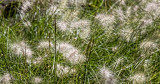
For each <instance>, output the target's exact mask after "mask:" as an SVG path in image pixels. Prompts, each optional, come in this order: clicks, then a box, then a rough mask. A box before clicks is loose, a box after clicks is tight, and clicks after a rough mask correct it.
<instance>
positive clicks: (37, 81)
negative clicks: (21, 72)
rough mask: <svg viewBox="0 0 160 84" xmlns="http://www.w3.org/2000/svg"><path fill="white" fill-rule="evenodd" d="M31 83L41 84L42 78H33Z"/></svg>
mask: <svg viewBox="0 0 160 84" xmlns="http://www.w3.org/2000/svg"><path fill="white" fill-rule="evenodd" d="M33 82H34V83H35V84H38V83H41V82H42V78H40V77H34V78H33Z"/></svg>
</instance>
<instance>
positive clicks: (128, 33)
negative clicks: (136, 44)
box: [119, 28, 136, 42]
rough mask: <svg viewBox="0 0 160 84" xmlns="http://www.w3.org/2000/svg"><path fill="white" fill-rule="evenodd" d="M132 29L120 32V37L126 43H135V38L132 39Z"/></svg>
mask: <svg viewBox="0 0 160 84" xmlns="http://www.w3.org/2000/svg"><path fill="white" fill-rule="evenodd" d="M133 32H134V31H133V29H131V28H127V29H123V30H121V31H120V33H119V34H120V35H121V36H122V37H123V38H124V39H125V40H126V41H127V42H129V41H130V40H131V41H135V40H136V36H134V37H132V35H133ZM131 38H132V39H131Z"/></svg>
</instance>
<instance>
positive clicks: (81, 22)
mask: <svg viewBox="0 0 160 84" xmlns="http://www.w3.org/2000/svg"><path fill="white" fill-rule="evenodd" d="M90 23H91V22H90V21H89V20H78V21H72V22H71V26H70V27H71V28H73V29H74V28H86V27H89V26H90Z"/></svg>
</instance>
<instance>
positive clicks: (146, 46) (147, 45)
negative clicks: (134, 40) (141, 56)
mask: <svg viewBox="0 0 160 84" xmlns="http://www.w3.org/2000/svg"><path fill="white" fill-rule="evenodd" d="M140 48H141V49H143V50H155V49H158V44H157V43H155V42H153V41H144V42H142V43H141V44H140Z"/></svg>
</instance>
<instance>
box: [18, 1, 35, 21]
mask: <svg viewBox="0 0 160 84" xmlns="http://www.w3.org/2000/svg"><path fill="white" fill-rule="evenodd" d="M32 6H33V2H32V1H29V0H24V1H22V6H21V11H20V17H21V19H23V18H24V16H25V15H26V12H27V11H28V9H30V8H31V7H32Z"/></svg>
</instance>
